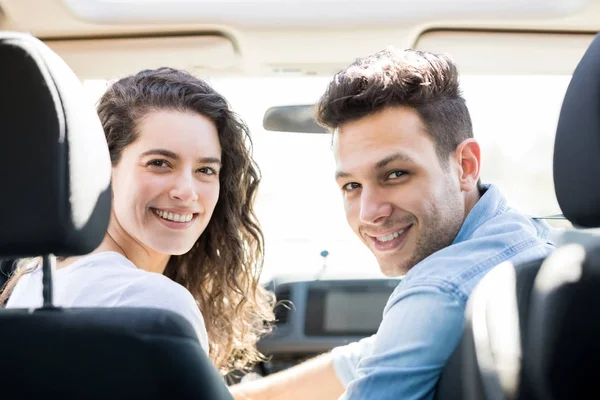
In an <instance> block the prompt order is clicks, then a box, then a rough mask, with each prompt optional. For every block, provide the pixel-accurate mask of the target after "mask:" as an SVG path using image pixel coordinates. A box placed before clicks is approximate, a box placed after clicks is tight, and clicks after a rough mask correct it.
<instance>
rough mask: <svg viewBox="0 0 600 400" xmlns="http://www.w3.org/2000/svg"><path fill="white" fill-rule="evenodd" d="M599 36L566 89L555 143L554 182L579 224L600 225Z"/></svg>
mask: <svg viewBox="0 0 600 400" xmlns="http://www.w3.org/2000/svg"><path fill="white" fill-rule="evenodd" d="M599 175H600V38H599V36H596V38H595V39H594V41H593V42H592V44H591V45H590V47H589V48H588V50H587V51H586V53H585V54H584V56H583V58H582V59H581V61H580V62H579V65H578V66H577V68H576V69H575V72H574V73H573V77H572V79H571V82H570V84H569V87H568V89H567V93H566V95H565V99H564V101H563V104H562V108H561V111H560V117H559V120H558V127H557V132H556V139H555V143H554V186H555V191H556V197H557V199H558V203H559V205H560V208H561V210H562V212H563V214H564V215H565V217H567V219H568V220H569V221H571V222H572V223H573V224H574V225H576V226H581V227H598V226H600V207H598V205H599V204H600V185H599V184H598V176H599Z"/></svg>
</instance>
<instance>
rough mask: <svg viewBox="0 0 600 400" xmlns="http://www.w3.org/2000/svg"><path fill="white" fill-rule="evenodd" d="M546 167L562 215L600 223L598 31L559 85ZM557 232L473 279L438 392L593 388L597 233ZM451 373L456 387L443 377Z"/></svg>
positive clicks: (599, 296)
mask: <svg viewBox="0 0 600 400" xmlns="http://www.w3.org/2000/svg"><path fill="white" fill-rule="evenodd" d="M553 171H554V184H555V191H556V196H557V199H558V202H559V205H560V207H561V210H562V212H563V214H564V215H565V217H567V219H568V220H569V221H570V222H572V223H573V225H575V226H576V227H590V228H596V227H599V226H600V206H599V205H600V185H598V184H597V179H598V178H597V177H598V175H599V174H600V37H596V39H595V40H594V41H593V42H592V44H591V45H590V47H589V49H588V50H587V52H586V54H585V55H584V56H583V58H582V60H581V61H580V63H579V64H578V66H577V68H576V70H575V72H574V73H573V77H572V79H571V82H570V85H569V87H568V89H567V93H566V95H565V99H564V102H563V105H562V108H561V113H560V118H559V123H558V126H557V133H556V139H555V146H554V164H553ZM558 239H559V241H558V242H559V243H562V245H561V246H560V247H559V248H557V249H556V250H555V251H554V252H553V253H552V254H551V255H549V256H548V257H546V259H543V260H537V261H534V262H531V263H528V264H525V265H517V266H515V267H514V268H512V267H511V268H502V266H500V267H496V268H495V269H494V270H492V271H491V272H490V273H489V274H488V275H486V276H485V277H484V278H483V279H482V280H481V282H480V283H479V285H478V286H477V287H476V288H475V290H474V292H473V294H472V296H471V298H470V299H469V301H468V311H467V313H466V319H465V321H466V324H465V333H464V336H463V338H462V340H461V343H460V345H459V347H458V348H457V350H456V351H455V353H454V354H453V356H452V358H451V360H450V362H449V363H448V365H447V367H446V369H445V370H444V373H443V374H442V377H441V379H440V382H439V384H438V393H437V398H438V399H450V398H465V399H567V398H569V399H571V398H582V397H584V396H583V393H584V392H589V391H592V390H593V389H594V388H595V387H596V385H597V383H596V381H595V378H596V375H597V374H596V371H597V366H598V365H600V341H598V339H597V338H598V336H599V335H600V323H599V322H598V321H597V319H596V318H595V317H594V316H595V311H596V312H597V310H598V309H599V308H600V237H599V236H597V234H596V233H594V232H593V231H592V232H589V231H582V230H578V231H567V232H565V234H564V235H562V236H559V237H558ZM514 277H516V279H514ZM500 292H503V293H501V295H498V294H499V293H500ZM515 305H516V307H515ZM510 310H512V311H510ZM500 337H504V338H506V337H509V338H512V340H511V342H510V343H507V342H506V340H500V341H498V338H500ZM515 338H518V340H515ZM457 366H460V367H457ZM457 370H458V371H459V372H456V371H457ZM456 379H458V380H461V382H462V384H461V385H460V386H457V385H451V384H450V383H449V380H456ZM452 390H453V392H452ZM592 393H593V391H592ZM586 397H587V396H586Z"/></svg>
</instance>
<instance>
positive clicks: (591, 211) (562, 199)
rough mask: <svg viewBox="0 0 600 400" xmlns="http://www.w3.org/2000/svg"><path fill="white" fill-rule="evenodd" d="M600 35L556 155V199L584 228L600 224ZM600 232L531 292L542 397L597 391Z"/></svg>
mask: <svg viewBox="0 0 600 400" xmlns="http://www.w3.org/2000/svg"><path fill="white" fill-rule="evenodd" d="M599 174H600V36H596V38H595V39H594V41H593V42H592V44H591V45H590V47H589V48H588V50H587V51H586V53H585V54H584V56H583V58H582V59H581V61H580V62H579V64H578V66H577V68H576V69H575V72H574V73H573V77H572V79H571V82H570V84H569V87H568V88H567V93H566V95H565V99H564V101H563V104H562V107H561V112H560V119H559V123H558V129H557V133H556V142H555V154H554V179H555V185H556V196H557V198H558V200H559V203H560V206H561V209H562V210H563V213H564V214H565V216H567V217H568V218H569V220H571V221H572V222H573V223H574V224H576V225H579V226H580V227H590V228H597V227H600V185H598V176H599ZM598 310H600V237H598V236H597V234H595V233H594V232H593V231H589V230H588V231H586V230H579V231H577V232H572V233H571V235H566V236H565V240H564V244H563V246H561V247H560V248H558V249H557V250H556V251H555V252H554V253H553V254H551V255H550V256H549V257H548V258H547V259H546V260H545V261H544V264H543V265H542V267H541V269H540V271H539V273H538V275H537V277H536V280H535V284H534V287H533V293H532V297H531V310H530V314H531V315H530V320H529V321H528V322H529V323H528V327H529V332H530V333H529V335H528V340H527V342H526V346H525V360H524V361H525V365H524V369H525V371H526V372H527V375H528V376H529V377H530V381H531V382H532V387H533V389H534V393H535V394H536V396H537V398H540V399H549V400H561V399H575V398H588V397H597V396H598V371H599V366H600V341H599V340H598V338H599V337H600V320H599V319H598Z"/></svg>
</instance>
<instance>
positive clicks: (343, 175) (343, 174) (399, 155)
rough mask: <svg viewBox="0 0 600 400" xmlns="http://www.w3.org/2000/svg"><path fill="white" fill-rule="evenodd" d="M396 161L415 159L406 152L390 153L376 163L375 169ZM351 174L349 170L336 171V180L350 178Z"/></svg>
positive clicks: (411, 160)
mask: <svg viewBox="0 0 600 400" xmlns="http://www.w3.org/2000/svg"><path fill="white" fill-rule="evenodd" d="M394 161H405V162H414V160H413V159H412V158H410V157H409V156H408V155H406V154H404V153H394V154H390V155H389V156H387V157H385V158H383V159H381V160H379V161H378V162H377V164H375V170H379V169H382V168H385V167H386V166H387V165H388V164H389V163H391V162H394ZM351 176H352V174H350V173H348V172H344V171H337V172H336V173H335V180H338V179H340V178H349V177H351Z"/></svg>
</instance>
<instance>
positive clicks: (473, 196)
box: [465, 188, 483, 216]
mask: <svg viewBox="0 0 600 400" xmlns="http://www.w3.org/2000/svg"><path fill="white" fill-rule="evenodd" d="M482 195H483V193H482V192H480V190H479V188H475V189H473V190H471V191H470V192H467V193H466V194H465V216H467V215H469V213H470V212H471V210H472V209H473V207H475V204H477V202H478V201H479V199H480V198H481V196H482Z"/></svg>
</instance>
